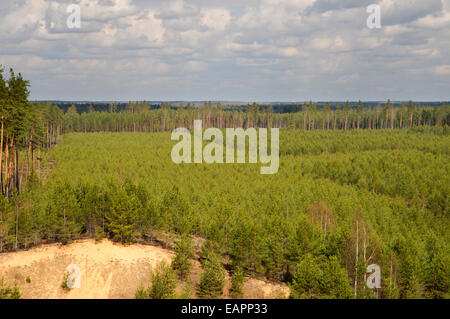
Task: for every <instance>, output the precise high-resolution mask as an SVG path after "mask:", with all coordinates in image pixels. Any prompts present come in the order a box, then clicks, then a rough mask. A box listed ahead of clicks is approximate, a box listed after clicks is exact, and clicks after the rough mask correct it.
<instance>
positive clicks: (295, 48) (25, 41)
mask: <svg viewBox="0 0 450 319" xmlns="http://www.w3.org/2000/svg"><path fill="white" fill-rule="evenodd" d="M72 3H76V4H79V5H80V7H81V22H82V25H81V28H80V29H69V28H67V24H66V21H67V17H68V15H69V13H67V11H66V10H67V6H68V5H69V4H72ZM372 3H376V4H379V5H380V7H381V20H382V28H381V29H375V30H370V29H368V28H367V26H366V19H367V17H368V14H367V12H366V7H367V5H369V4H372ZM449 41H450V0H427V1H423V0H367V1H366V0H347V1H342V0H248V1H245V2H242V1H239V0H227V1H219V0H190V1H187V0H164V1H161V0H58V1H57V0H12V1H1V2H0V43H1V45H0V64H3V65H8V66H12V67H14V68H16V69H17V70H20V71H21V72H23V73H24V75H25V76H26V77H27V78H29V79H30V80H31V81H32V85H33V86H32V96H33V98H36V99H48V98H51V99H83V100H84V99H95V100H99V99H105V100H111V99H120V100H135V99H150V100H157V99H207V100H209V99H228V100H246V101H250V100H299V101H300V100H309V99H320V100H326V99H364V100H368V99H375V100H379V99H386V98H391V99H396V98H397V99H401V98H415V99H432V100H439V99H448V98H449V96H448V92H447V91H444V89H443V88H444V87H448V86H449V85H450V72H449V65H450V60H449V55H448V52H449V50H450V43H449ZM424 78H426V81H424ZM445 83H447V84H449V85H445Z"/></svg>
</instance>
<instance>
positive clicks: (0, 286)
mask: <svg viewBox="0 0 450 319" xmlns="http://www.w3.org/2000/svg"><path fill="white" fill-rule="evenodd" d="M21 296H22V294H21V293H20V290H19V287H17V283H14V287H10V286H8V285H7V284H6V283H5V281H4V279H3V278H0V299H20V297H21Z"/></svg>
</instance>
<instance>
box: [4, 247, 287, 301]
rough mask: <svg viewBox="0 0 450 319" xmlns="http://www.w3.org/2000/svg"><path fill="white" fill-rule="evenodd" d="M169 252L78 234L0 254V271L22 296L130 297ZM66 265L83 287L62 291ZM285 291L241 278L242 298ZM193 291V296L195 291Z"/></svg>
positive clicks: (196, 269) (196, 271) (197, 269)
mask: <svg viewBox="0 0 450 319" xmlns="http://www.w3.org/2000/svg"><path fill="white" fill-rule="evenodd" d="M172 258H173V252H172V251H170V250H167V249H164V248H161V247H157V246H150V245H141V244H135V245H129V246H124V245H121V244H116V243H113V242H111V241H109V240H103V241H102V242H100V243H95V241H93V240H79V241H76V242H74V243H72V244H70V245H65V246H61V245H58V244H52V245H43V246H40V247H37V248H33V249H30V250H28V251H19V252H11V253H3V254H0V277H4V278H5V280H6V282H8V283H10V284H13V283H14V282H17V284H18V286H19V288H20V291H21V292H22V297H23V298H26V299H33V298H40V299H78V298H87V299H98V298H106V299H128V298H133V297H134V293H135V291H136V288H137V287H138V286H139V285H141V284H144V285H146V286H147V285H148V284H149V279H150V273H151V271H152V269H154V268H155V267H156V265H158V264H159V263H160V262H161V261H165V262H167V263H170V262H171V260H172ZM192 263H193V271H192V274H191V276H190V277H191V278H190V281H191V283H192V285H193V287H192V288H193V290H194V291H195V290H196V287H197V286H198V282H199V278H200V275H201V272H202V269H201V265H200V263H199V262H198V261H196V260H193V261H192ZM69 265H78V267H79V269H80V272H81V276H80V278H81V282H80V284H81V287H80V288H74V289H71V290H70V291H65V290H64V289H62V287H61V285H62V282H63V278H64V273H65V271H66V269H67V267H68V266H69ZM228 280H229V278H227V281H228ZM182 285H184V283H181V284H180V286H182ZM226 286H227V287H228V286H229V282H227V285H226ZM177 290H178V289H177ZM225 290H227V289H225ZM286 293H287V294H288V293H289V290H288V288H287V287H286V286H283V285H280V284H272V283H267V282H265V281H262V280H257V279H253V278H246V280H245V284H244V298H279V297H281V295H282V294H286ZM227 296H228V291H224V297H225V298H226V297H227ZM192 297H194V298H195V293H194V294H193V295H192Z"/></svg>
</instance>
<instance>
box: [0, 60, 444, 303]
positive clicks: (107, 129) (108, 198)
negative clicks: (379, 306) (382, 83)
mask: <svg viewBox="0 0 450 319" xmlns="http://www.w3.org/2000/svg"><path fill="white" fill-rule="evenodd" d="M29 90H30V83H29V82H28V81H26V80H25V79H24V78H23V77H22V75H21V74H20V73H19V74H16V73H14V71H13V70H10V71H9V72H6V71H5V70H3V69H1V70H0V120H1V141H0V145H1V147H0V158H1V161H0V172H1V178H0V184H1V194H2V196H0V258H1V252H8V251H14V250H20V249H27V248H30V247H33V246H36V245H39V244H42V243H52V242H59V243H63V244H66V243H70V242H72V241H74V240H76V239H80V238H110V239H112V240H114V241H117V242H121V243H123V244H133V243H135V242H141V243H142V242H151V241H152V234H153V233H154V231H158V232H163V233H165V234H171V235H174V236H189V237H191V238H201V239H202V240H204V242H205V244H204V246H205V247H207V249H204V250H203V252H204V253H205V254H208V253H213V254H214V255H215V256H217V258H219V260H220V263H219V265H220V266H219V267H223V268H224V269H227V270H229V271H230V272H231V273H237V272H243V273H244V274H245V275H246V276H255V277H262V278H267V279H269V280H272V281H276V282H285V283H287V284H288V285H289V287H290V291H291V295H290V297H291V298H389V299H391V298H449V297H450V295H449V285H450V282H449V278H450V273H449V264H450V251H449V242H450V240H449V239H450V224H449V218H450V208H449V194H450V136H449V127H448V126H449V125H450V108H449V106H448V105H446V104H442V105H441V106H427V105H419V104H417V103H413V102H409V103H401V104H395V105H394V104H393V103H391V102H390V101H387V102H386V103H380V104H379V105H377V106H367V105H365V104H363V103H361V102H359V103H353V104H350V103H342V104H341V105H339V104H338V105H333V106H331V105H330V104H328V103H326V104H321V105H319V104H316V103H313V102H306V103H302V104H299V105H298V106H296V108H295V109H294V110H293V111H292V112H289V113H283V112H274V111H273V109H272V108H271V107H270V106H260V105H258V104H256V103H253V104H249V105H247V106H233V107H230V106H223V105H221V104H220V103H217V104H216V103H214V104H213V103H204V104H203V105H201V106H198V105H191V104H187V105H182V106H180V105H171V104H169V103H161V105H158V107H151V106H150V104H149V103H147V102H130V103H128V104H127V105H126V107H125V108H122V109H119V108H118V107H117V104H116V103H110V104H109V107H108V109H107V110H102V111H95V108H94V107H91V108H89V109H88V110H87V111H85V112H79V111H78V110H77V106H76V105H72V106H70V107H69V108H68V109H67V110H66V111H63V110H62V109H61V108H59V107H58V106H57V105H56V104H52V103H51V102H39V103H32V102H29V94H30V91H29ZM197 119H201V120H203V126H204V127H205V128H207V127H218V128H231V127H243V128H249V127H255V128H258V127H268V128H280V168H279V171H278V173H277V174H274V175H261V174H260V172H259V168H260V166H259V165H257V164H179V165H177V164H174V163H173V162H172V160H171V156H170V154H171V149H172V147H173V145H174V144H175V143H176V141H172V140H171V131H172V130H173V129H175V128H177V127H186V128H192V126H193V121H194V120H197ZM206 250H207V252H205V251H206ZM370 264H377V265H379V266H380V268H381V288H379V289H373V290H372V289H369V288H368V287H367V285H366V278H367V273H366V269H367V266H368V265H370ZM216 268H217V267H216ZM210 297H211V296H210Z"/></svg>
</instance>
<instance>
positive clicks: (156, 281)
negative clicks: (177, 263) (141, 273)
mask: <svg viewBox="0 0 450 319" xmlns="http://www.w3.org/2000/svg"><path fill="white" fill-rule="evenodd" d="M151 283H152V285H151V288H150V289H149V293H148V295H149V297H150V298H152V299H170V298H173V296H174V293H175V287H176V285H177V279H176V276H175V272H174V271H173V269H172V268H170V267H169V266H168V265H166V264H165V263H164V262H162V263H160V264H159V265H158V266H157V267H156V269H155V271H154V272H153V274H152V278H151Z"/></svg>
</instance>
